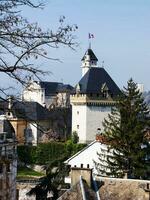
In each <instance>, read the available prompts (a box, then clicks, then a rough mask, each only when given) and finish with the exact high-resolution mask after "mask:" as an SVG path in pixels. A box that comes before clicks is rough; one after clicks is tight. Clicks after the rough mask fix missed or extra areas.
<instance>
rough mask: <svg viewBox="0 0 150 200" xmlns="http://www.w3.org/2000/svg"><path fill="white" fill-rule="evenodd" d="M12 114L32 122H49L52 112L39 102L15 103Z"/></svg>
mask: <svg viewBox="0 0 150 200" xmlns="http://www.w3.org/2000/svg"><path fill="white" fill-rule="evenodd" d="M12 112H13V114H14V116H15V117H17V118H23V119H26V120H31V121H38V120H47V119H48V118H50V117H51V115H52V114H51V112H50V111H49V110H48V109H47V108H45V107H43V106H41V105H40V104H39V103H37V102H19V101H17V102H14V103H13V106H12Z"/></svg>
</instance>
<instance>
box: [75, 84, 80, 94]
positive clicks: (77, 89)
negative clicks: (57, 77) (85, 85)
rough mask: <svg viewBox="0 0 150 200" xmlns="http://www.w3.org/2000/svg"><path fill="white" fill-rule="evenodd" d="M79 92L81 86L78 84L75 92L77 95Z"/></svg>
mask: <svg viewBox="0 0 150 200" xmlns="http://www.w3.org/2000/svg"><path fill="white" fill-rule="evenodd" d="M80 90H81V86H80V84H79V83H78V84H77V86H76V92H77V93H79V92H80Z"/></svg>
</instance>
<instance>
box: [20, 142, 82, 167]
mask: <svg viewBox="0 0 150 200" xmlns="http://www.w3.org/2000/svg"><path fill="white" fill-rule="evenodd" d="M84 147H85V145H84V144H74V143H73V142H72V141H71V140H68V141H67V142H66V143H63V142H50V143H45V144H44V143H42V144H38V145H37V146H18V148H17V151H18V158H19V160H20V161H21V162H23V163H25V164H41V165H45V164H50V163H53V162H55V161H56V162H57V160H59V159H62V160H65V159H67V158H68V157H70V156H72V155H73V154H75V153H77V152H78V151H80V150H81V149H82V148H84Z"/></svg>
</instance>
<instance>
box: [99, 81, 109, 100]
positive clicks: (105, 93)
mask: <svg viewBox="0 0 150 200" xmlns="http://www.w3.org/2000/svg"><path fill="white" fill-rule="evenodd" d="M108 91H109V89H108V87H107V84H106V83H103V84H102V87H101V93H102V95H103V97H104V98H107V97H108V95H109V94H108Z"/></svg>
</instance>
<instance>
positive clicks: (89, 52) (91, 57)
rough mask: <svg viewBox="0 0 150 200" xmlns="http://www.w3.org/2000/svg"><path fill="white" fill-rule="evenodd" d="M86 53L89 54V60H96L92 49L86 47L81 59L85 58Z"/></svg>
mask: <svg viewBox="0 0 150 200" xmlns="http://www.w3.org/2000/svg"><path fill="white" fill-rule="evenodd" d="M86 55H89V56H90V60H91V61H98V59H97V57H96V56H95V54H94V52H93V51H92V49H88V50H87V51H86V52H85V54H84V56H83V58H82V59H81V60H82V61H83V60H84V59H85V56H86Z"/></svg>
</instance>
